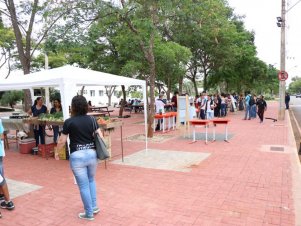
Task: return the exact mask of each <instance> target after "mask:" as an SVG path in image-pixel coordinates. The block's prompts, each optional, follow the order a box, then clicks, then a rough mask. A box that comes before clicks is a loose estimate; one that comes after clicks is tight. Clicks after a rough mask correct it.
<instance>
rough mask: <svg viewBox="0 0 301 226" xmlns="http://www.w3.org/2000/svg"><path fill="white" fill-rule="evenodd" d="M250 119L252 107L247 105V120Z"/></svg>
mask: <svg viewBox="0 0 301 226" xmlns="http://www.w3.org/2000/svg"><path fill="white" fill-rule="evenodd" d="M248 117H249V119H250V118H251V108H250V105H248V104H246V114H245V119H247V118H248Z"/></svg>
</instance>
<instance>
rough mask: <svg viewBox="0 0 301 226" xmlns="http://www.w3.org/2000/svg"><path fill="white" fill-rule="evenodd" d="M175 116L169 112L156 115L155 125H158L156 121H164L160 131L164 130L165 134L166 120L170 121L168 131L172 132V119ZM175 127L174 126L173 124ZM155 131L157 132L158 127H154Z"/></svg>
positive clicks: (161, 123)
mask: <svg viewBox="0 0 301 226" xmlns="http://www.w3.org/2000/svg"><path fill="white" fill-rule="evenodd" d="M173 117H174V116H173V115H172V114H170V113H169V112H167V113H164V114H155V116H154V125H156V120H157V121H158V120H162V121H161V122H160V130H163V133H164V132H165V127H166V125H165V124H166V120H167V119H168V127H167V130H170V128H171V123H170V119H171V118H173ZM173 125H174V124H173ZM154 131H156V126H154Z"/></svg>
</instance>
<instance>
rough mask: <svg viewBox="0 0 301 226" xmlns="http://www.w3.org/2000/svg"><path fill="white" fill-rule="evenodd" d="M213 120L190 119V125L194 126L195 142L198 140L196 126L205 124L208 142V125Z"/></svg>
mask: <svg viewBox="0 0 301 226" xmlns="http://www.w3.org/2000/svg"><path fill="white" fill-rule="evenodd" d="M210 122H211V121H210V120H207V119H192V120H190V121H189V123H190V125H191V126H192V127H193V140H192V143H193V142H196V140H195V127H196V126H205V131H206V133H205V134H206V141H205V143H206V144H207V141H208V125H209V123H210Z"/></svg>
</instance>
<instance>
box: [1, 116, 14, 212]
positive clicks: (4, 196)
mask: <svg viewBox="0 0 301 226" xmlns="http://www.w3.org/2000/svg"><path fill="white" fill-rule="evenodd" d="M3 132H4V128H3V125H2V121H1V119H0V137H2V134H3ZM4 155H5V154H4V147H3V144H2V141H1V139H0V207H1V208H2V209H7V210H13V209H14V208H15V205H14V203H13V202H12V201H11V199H10V196H9V191H8V186H7V183H6V180H5V177H4V169H3V157H4ZM1 217H2V215H1V212H0V218H1Z"/></svg>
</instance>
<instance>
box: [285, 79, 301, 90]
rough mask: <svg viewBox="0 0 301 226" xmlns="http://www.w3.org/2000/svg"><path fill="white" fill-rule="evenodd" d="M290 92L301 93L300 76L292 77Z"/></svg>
mask: <svg viewBox="0 0 301 226" xmlns="http://www.w3.org/2000/svg"><path fill="white" fill-rule="evenodd" d="M288 92H289V93H301V78H299V77H294V78H292V82H291V83H290V84H289V88H288Z"/></svg>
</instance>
